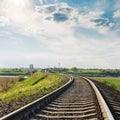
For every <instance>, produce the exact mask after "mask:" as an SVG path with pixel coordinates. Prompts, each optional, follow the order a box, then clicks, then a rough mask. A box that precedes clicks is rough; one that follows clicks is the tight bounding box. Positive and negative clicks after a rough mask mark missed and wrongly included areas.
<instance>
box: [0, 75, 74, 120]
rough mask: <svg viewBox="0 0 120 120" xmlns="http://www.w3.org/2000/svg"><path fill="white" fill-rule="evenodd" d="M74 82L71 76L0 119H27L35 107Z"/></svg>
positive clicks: (48, 100) (46, 101)
mask: <svg viewBox="0 0 120 120" xmlns="http://www.w3.org/2000/svg"><path fill="white" fill-rule="evenodd" d="M73 82H74V78H73V77H71V78H70V80H69V81H68V82H67V83H66V84H64V85H63V86H61V87H60V88H58V89H56V90H54V91H53V92H51V93H49V94H47V95H45V96H43V97H42V98H39V99H37V100H35V101H33V102H31V103H29V104H27V105H25V106H23V107H21V108H19V109H18V110H15V111H13V112H11V113H9V114H8V115H5V116H3V117H1V118H0V120H23V119H28V118H29V117H30V115H31V114H32V113H34V112H35V111H36V110H37V109H40V108H42V107H44V106H45V105H46V104H48V103H49V102H50V101H51V100H53V99H54V98H56V96H58V95H59V94H61V93H62V92H63V91H64V90H66V89H67V88H68V87H69V86H71V84H72V83H73Z"/></svg>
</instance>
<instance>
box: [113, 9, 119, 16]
mask: <svg viewBox="0 0 120 120" xmlns="http://www.w3.org/2000/svg"><path fill="white" fill-rule="evenodd" d="M113 17H114V18H120V9H118V10H117V11H115V12H114V14H113Z"/></svg>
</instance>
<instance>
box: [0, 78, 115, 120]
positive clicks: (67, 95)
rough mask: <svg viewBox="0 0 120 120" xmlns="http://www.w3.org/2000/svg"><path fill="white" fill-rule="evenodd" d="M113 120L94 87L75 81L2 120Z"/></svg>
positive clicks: (82, 81)
mask: <svg viewBox="0 0 120 120" xmlns="http://www.w3.org/2000/svg"><path fill="white" fill-rule="evenodd" d="M60 119H61V120H114V118H113V116H112V114H111V112H110V110H109V109H108V107H107V105H106V103H105V101H104V99H103V98H102V97H101V95H100V93H99V91H98V90H97V89H96V87H95V86H94V84H93V83H91V81H89V80H88V79H86V78H82V77H75V79H74V80H73V78H72V79H71V80H70V81H69V83H67V84H66V85H64V86H63V87H61V88H59V89H58V90H56V91H54V92H53V93H51V94H49V95H47V96H45V97H43V98H41V99H39V100H37V101H34V102H33V103H31V104H29V105H27V106H25V107H24V108H21V109H20V110H18V111H16V112H14V113H11V114H9V115H7V116H5V117H3V118H1V119H0V120H60Z"/></svg>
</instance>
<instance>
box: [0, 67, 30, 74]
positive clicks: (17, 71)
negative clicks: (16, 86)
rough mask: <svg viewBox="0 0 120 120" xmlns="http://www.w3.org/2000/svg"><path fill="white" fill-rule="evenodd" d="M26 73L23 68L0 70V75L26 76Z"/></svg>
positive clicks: (26, 70)
mask: <svg viewBox="0 0 120 120" xmlns="http://www.w3.org/2000/svg"><path fill="white" fill-rule="evenodd" d="M28 72H29V71H28V69H25V68H0V75H26V74H28Z"/></svg>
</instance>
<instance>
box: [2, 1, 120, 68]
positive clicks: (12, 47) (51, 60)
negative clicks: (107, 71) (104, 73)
mask: <svg viewBox="0 0 120 120" xmlns="http://www.w3.org/2000/svg"><path fill="white" fill-rule="evenodd" d="M119 38H120V1H119V0H9V1H8V0H2V1H0V54H1V56H0V67H28V66H29V64H31V63H32V64H34V66H35V67H55V66H56V67H57V66H58V63H60V65H61V67H74V66H76V67H80V68H120V52H119V51H120V39H119Z"/></svg>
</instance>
